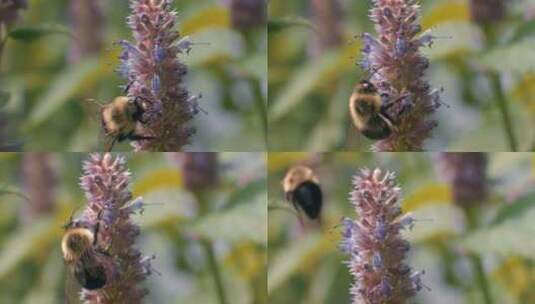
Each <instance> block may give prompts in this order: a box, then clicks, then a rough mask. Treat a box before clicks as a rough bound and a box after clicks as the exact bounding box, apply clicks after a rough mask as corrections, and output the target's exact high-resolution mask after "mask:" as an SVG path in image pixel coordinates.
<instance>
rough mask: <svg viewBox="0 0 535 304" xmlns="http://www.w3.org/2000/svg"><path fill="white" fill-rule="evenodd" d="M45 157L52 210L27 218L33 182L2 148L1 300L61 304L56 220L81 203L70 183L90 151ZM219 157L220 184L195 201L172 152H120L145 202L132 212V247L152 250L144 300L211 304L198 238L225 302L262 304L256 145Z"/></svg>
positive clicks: (262, 227) (263, 225) (261, 165)
mask: <svg viewBox="0 0 535 304" xmlns="http://www.w3.org/2000/svg"><path fill="white" fill-rule="evenodd" d="M27 155H29V154H28V153H26V154H25V157H26V156H27ZM51 155H52V157H51V158H50V164H49V165H50V166H51V167H52V168H53V170H54V172H55V174H54V175H55V177H50V178H55V181H56V182H55V184H56V186H55V187H54V188H53V189H49V190H50V191H53V192H54V196H55V200H54V209H53V210H54V211H53V212H48V213H43V214H41V215H40V216H38V217H37V218H33V219H28V218H27V216H26V214H25V207H32V205H33V202H32V201H29V200H28V199H27V198H25V197H26V196H27V195H26V193H27V192H28V191H32V190H31V189H33V188H38V187H39V185H28V184H27V182H26V179H25V178H24V174H23V172H22V171H21V165H22V162H23V161H24V159H23V157H22V154H19V153H10V154H8V153H1V154H0V168H1V170H0V207H1V208H2V212H1V213H0V303H63V297H64V290H65V287H66V284H67V283H68V282H66V276H65V272H66V268H65V265H64V264H63V261H62V254H61V251H60V242H61V237H62V233H63V229H62V228H61V227H62V225H63V224H65V223H66V222H67V221H68V219H69V216H70V215H71V213H72V212H74V211H76V210H79V208H83V206H84V202H85V198H84V194H83V192H82V190H81V189H80V188H79V186H78V181H79V176H80V174H81V171H82V169H81V167H82V161H83V160H85V159H87V157H88V155H87V154H77V153H67V154H51ZM219 161H220V165H219V166H220V167H219V170H220V177H221V178H220V183H219V185H218V186H217V187H214V188H212V189H210V190H209V191H207V195H206V196H204V200H203V202H200V201H198V200H197V197H196V196H195V195H193V194H192V193H190V192H188V191H187V190H185V189H184V188H183V186H182V175H181V170H180V167H179V165H178V163H177V162H176V160H175V159H174V158H173V157H171V156H170V155H167V154H163V153H160V154H127V162H128V163H127V166H128V167H129V169H130V171H131V172H132V182H131V189H132V190H133V194H134V196H143V198H144V200H145V202H146V204H147V205H146V206H145V208H144V209H145V210H144V212H143V213H142V214H139V215H135V217H134V221H135V222H136V223H138V224H140V226H141V235H140V237H139V238H138V246H139V247H140V248H141V251H142V252H143V253H144V254H146V255H152V254H154V255H155V256H156V259H155V260H154V262H153V266H154V268H155V269H156V270H157V271H158V272H159V273H160V274H156V273H154V274H153V275H152V276H150V277H149V278H148V279H147V280H146V283H145V284H146V287H147V288H149V290H150V294H149V295H148V297H147V299H146V303H208V304H210V303H219V302H218V299H217V294H216V292H215V287H214V281H213V278H212V274H211V272H210V271H209V269H208V265H207V263H208V261H207V258H206V255H205V252H204V251H203V247H202V242H204V241H212V242H213V244H214V247H215V252H216V258H217V261H218V263H219V265H220V270H221V273H222V277H223V285H224V287H225V290H226V295H227V298H228V299H227V301H228V303H243V304H246V303H258V304H262V303H267V298H266V294H267V293H266V290H265V286H266V276H265V274H266V259H267V257H266V244H267V240H266V235H267V232H266V229H267V211H266V208H265V206H266V204H265V202H266V177H265V172H266V163H265V162H266V160H265V159H264V157H263V154H259V153H230V152H229V153H222V154H219ZM201 203H202V204H206V205H205V206H200V205H199V204H201ZM202 210H204V211H202ZM71 283H72V282H71Z"/></svg>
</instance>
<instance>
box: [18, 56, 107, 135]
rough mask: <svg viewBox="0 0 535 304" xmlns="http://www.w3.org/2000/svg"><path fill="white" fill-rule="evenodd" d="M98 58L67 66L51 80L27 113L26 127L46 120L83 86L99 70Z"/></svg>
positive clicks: (32, 126) (29, 127)
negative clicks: (48, 86)
mask: <svg viewBox="0 0 535 304" xmlns="http://www.w3.org/2000/svg"><path fill="white" fill-rule="evenodd" d="M99 68H100V67H99V64H98V60H97V59H96V58H88V59H85V60H84V61H81V62H80V63H78V64H74V65H71V66H69V67H68V68H67V69H66V70H65V71H63V72H62V73H60V74H59V75H58V76H57V77H56V78H55V79H53V80H52V81H51V85H50V88H49V89H48V90H47V91H46V92H45V93H44V94H43V96H41V97H40V98H39V99H38V101H37V104H36V106H35V107H34V108H33V109H32V111H31V112H30V114H29V117H28V122H27V125H26V126H25V127H26V128H27V129H32V128H35V127H37V126H39V125H41V124H42V123H44V122H46V121H47V120H48V119H49V118H50V117H51V116H52V115H53V114H54V113H56V111H58V110H59V109H60V108H61V107H62V106H63V105H64V104H65V103H66V102H67V101H69V98H71V97H73V96H74V95H75V94H76V93H77V92H78V91H79V90H80V89H82V88H84V87H85V86H86V85H87V84H88V82H90V79H91V78H92V77H95V75H96V74H97V72H98V70H99Z"/></svg>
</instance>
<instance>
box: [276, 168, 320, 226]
mask: <svg viewBox="0 0 535 304" xmlns="http://www.w3.org/2000/svg"><path fill="white" fill-rule="evenodd" d="M282 188H283V190H284V194H285V196H286V200H287V201H288V202H291V203H292V205H293V206H294V208H295V209H296V210H297V211H298V212H299V211H300V210H302V211H304V213H305V214H306V216H307V217H308V218H309V219H311V220H320V215H321V208H322V205H323V194H322V192H321V188H320V184H319V181H318V179H317V177H316V176H315V175H314V172H313V171H312V169H310V168H309V167H307V166H302V165H300V166H295V167H293V168H291V169H290V170H289V171H288V172H287V173H286V175H285V176H284V179H283V180H282ZM298 214H299V213H298ZM299 220H300V221H301V224H302V220H301V217H299Z"/></svg>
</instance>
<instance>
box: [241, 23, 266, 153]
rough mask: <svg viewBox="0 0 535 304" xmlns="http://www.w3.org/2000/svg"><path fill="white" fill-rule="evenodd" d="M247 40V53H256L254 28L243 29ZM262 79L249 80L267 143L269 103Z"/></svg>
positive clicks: (252, 78) (251, 78)
mask: <svg viewBox="0 0 535 304" xmlns="http://www.w3.org/2000/svg"><path fill="white" fill-rule="evenodd" d="M243 35H244V37H245V41H246V43H247V53H248V54H254V53H255V52H257V48H256V39H255V35H254V31H253V30H248V31H243ZM260 81H261V80H260V79H255V78H254V77H250V78H249V82H250V84H251V87H252V89H253V96H254V103H255V107H256V113H257V114H258V115H259V120H260V122H261V123H262V131H263V135H264V141H265V144H266V145H267V139H268V118H267V105H266V102H265V100H264V94H262V87H261V82H260Z"/></svg>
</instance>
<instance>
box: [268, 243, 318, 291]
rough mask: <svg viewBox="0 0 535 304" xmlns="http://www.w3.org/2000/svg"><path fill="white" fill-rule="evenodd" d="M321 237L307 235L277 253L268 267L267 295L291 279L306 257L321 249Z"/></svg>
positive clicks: (305, 260)
mask: <svg viewBox="0 0 535 304" xmlns="http://www.w3.org/2000/svg"><path fill="white" fill-rule="evenodd" d="M321 242H322V237H321V235H320V234H317V233H314V234H307V235H306V236H304V237H302V238H300V239H298V240H295V241H293V242H291V243H289V245H288V246H287V247H286V248H283V249H281V250H279V251H278V252H277V255H276V256H274V257H273V258H270V260H272V263H271V265H270V266H269V270H268V273H269V276H268V294H271V292H273V290H275V289H277V288H278V287H279V286H281V285H283V284H284V282H286V281H287V280H288V279H289V278H290V277H292V276H293V275H294V274H295V273H296V272H297V271H298V270H299V269H300V267H302V266H303V265H304V264H305V263H306V262H307V261H308V259H307V256H309V254H310V253H311V252H313V251H315V250H316V249H317V248H319V247H321Z"/></svg>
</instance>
